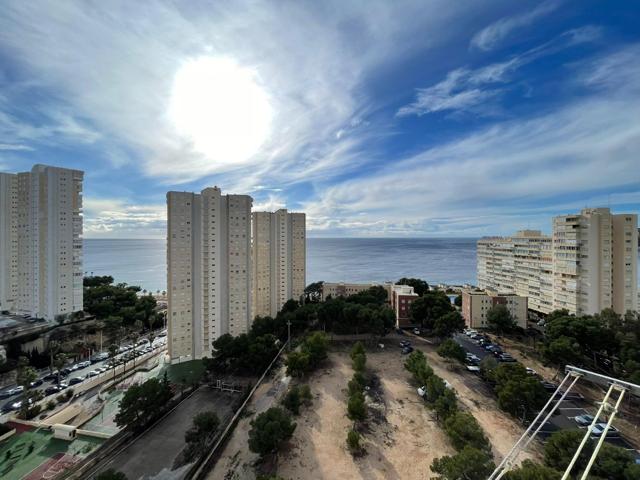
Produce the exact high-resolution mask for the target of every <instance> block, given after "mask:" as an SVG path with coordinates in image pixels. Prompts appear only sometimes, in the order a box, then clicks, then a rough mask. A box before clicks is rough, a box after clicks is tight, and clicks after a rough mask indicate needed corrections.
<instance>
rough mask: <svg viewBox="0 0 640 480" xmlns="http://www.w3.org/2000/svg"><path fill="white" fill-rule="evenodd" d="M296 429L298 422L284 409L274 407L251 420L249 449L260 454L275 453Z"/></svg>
mask: <svg viewBox="0 0 640 480" xmlns="http://www.w3.org/2000/svg"><path fill="white" fill-rule="evenodd" d="M295 429H296V424H295V423H294V422H292V421H291V419H290V417H289V415H288V414H287V413H286V412H285V411H284V410H283V409H281V408H279V407H272V408H270V409H269V410H267V411H266V412H263V413H261V414H260V415H258V416H257V417H256V418H255V419H254V420H252V421H251V430H250V431H249V449H250V450H251V451H252V452H254V453H257V454H259V455H260V456H264V455H267V454H269V453H273V452H275V451H277V450H278V448H279V447H280V445H281V444H282V442H284V441H286V440H288V439H289V438H291V435H293V431H294V430H295Z"/></svg>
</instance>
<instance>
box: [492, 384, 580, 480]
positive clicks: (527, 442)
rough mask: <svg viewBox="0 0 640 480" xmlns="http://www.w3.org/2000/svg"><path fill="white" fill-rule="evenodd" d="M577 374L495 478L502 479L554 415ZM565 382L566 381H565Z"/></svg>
mask: <svg viewBox="0 0 640 480" xmlns="http://www.w3.org/2000/svg"><path fill="white" fill-rule="evenodd" d="M573 375H574V376H575V378H574V379H573V382H571V385H569V388H567V389H566V390H565V392H564V393H563V394H562V396H561V397H560V399H559V400H558V401H557V402H556V404H555V405H554V406H553V408H552V409H551V410H549V413H548V414H547V416H546V417H544V420H542V421H541V422H540V424H539V425H538V428H536V430H535V431H534V432H533V435H531V436H530V437H529V438H528V439H527V441H526V442H525V444H524V445H523V446H522V448H520V449H518V450H517V451H515V452H514V453H513V458H512V459H511V460H508V461H507V462H506V464H505V465H504V468H503V470H502V471H501V472H500V473H499V474H498V476H497V477H496V478H495V480H500V479H501V478H502V477H503V476H504V474H505V473H507V471H508V470H509V468H510V467H511V466H512V465H513V463H514V462H515V461H516V459H517V458H518V455H520V452H521V451H522V450H524V449H525V448H527V447H528V446H529V444H530V443H531V442H532V441H533V439H534V438H535V437H536V435H537V434H538V432H539V431H540V430H541V429H542V426H543V425H544V424H545V423H547V421H549V419H550V418H551V415H553V412H555V411H556V409H557V408H558V407H559V406H560V404H561V403H562V401H563V400H564V398H565V397H566V396H567V394H568V393H569V392H570V391H571V389H572V388H573V386H574V385H575V384H576V382H577V381H578V380H579V379H580V377H581V376H582V375H581V374H573ZM563 383H564V381H563ZM559 390H560V387H558V391H559ZM534 423H535V421H534V422H533V423H532V424H531V425H533V424H534Z"/></svg>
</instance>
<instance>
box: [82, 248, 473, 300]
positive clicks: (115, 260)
mask: <svg viewBox="0 0 640 480" xmlns="http://www.w3.org/2000/svg"><path fill="white" fill-rule="evenodd" d="M165 264H166V254H165V241H164V240H98V239H86V240H85V241H84V270H85V272H87V273H88V274H91V273H93V274H94V275H112V276H113V277H114V278H115V280H116V282H126V283H128V284H130V285H140V286H141V287H143V288H146V289H147V290H151V291H156V290H165V289H166V266H165ZM401 277H419V278H424V279H425V280H427V281H428V282H430V283H440V282H442V283H455V284H460V283H475V281H476V240H475V239H472V238H403V239H398V238H310V239H308V240H307V283H311V282H315V281H318V280H324V281H329V282H338V281H344V282H383V281H385V280H397V279H399V278H401Z"/></svg>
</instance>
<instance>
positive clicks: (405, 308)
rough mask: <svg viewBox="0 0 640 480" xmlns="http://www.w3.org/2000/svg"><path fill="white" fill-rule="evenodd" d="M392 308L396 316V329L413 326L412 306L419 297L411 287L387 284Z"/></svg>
mask: <svg viewBox="0 0 640 480" xmlns="http://www.w3.org/2000/svg"><path fill="white" fill-rule="evenodd" d="M385 287H386V288H387V292H388V293H387V294H388V298H389V303H390V304H391V308H392V309H393V311H394V313H395V314H396V328H400V327H409V326H411V325H413V321H412V319H411V304H412V303H413V301H414V300H415V299H416V298H418V297H419V295H418V294H417V293H415V292H414V291H413V287H412V286H410V285H393V284H389V283H387V284H385Z"/></svg>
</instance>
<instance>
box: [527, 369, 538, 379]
mask: <svg viewBox="0 0 640 480" xmlns="http://www.w3.org/2000/svg"><path fill="white" fill-rule="evenodd" d="M526 368H527V374H529V375H533V376H534V377H537V376H538V372H536V371H535V370H534V369H533V368H529V367H526Z"/></svg>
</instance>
